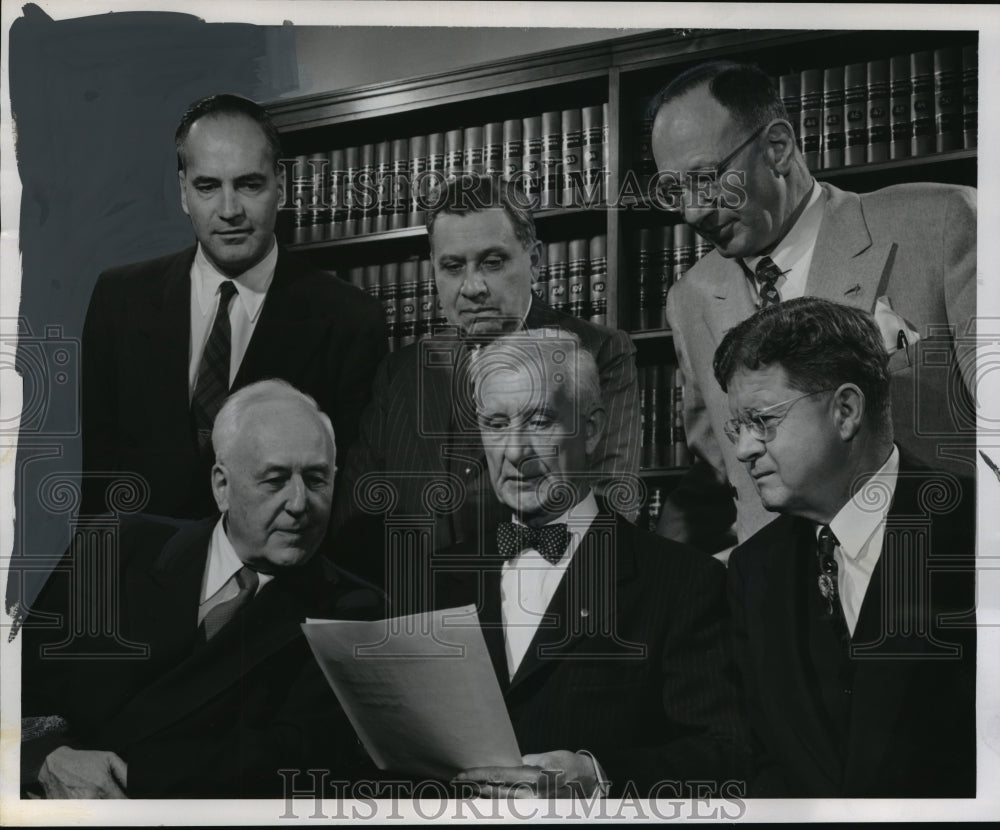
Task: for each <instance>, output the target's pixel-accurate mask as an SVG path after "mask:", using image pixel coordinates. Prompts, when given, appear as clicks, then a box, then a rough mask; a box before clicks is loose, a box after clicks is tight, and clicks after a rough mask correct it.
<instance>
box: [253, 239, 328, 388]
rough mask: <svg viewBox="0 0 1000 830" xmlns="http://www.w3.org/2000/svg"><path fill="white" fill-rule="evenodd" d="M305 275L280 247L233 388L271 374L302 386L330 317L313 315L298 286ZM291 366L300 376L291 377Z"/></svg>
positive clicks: (305, 296)
mask: <svg viewBox="0 0 1000 830" xmlns="http://www.w3.org/2000/svg"><path fill="white" fill-rule="evenodd" d="M306 276H307V274H306V273H305V272H304V271H303V269H302V267H301V266H300V265H299V264H298V263H297V262H296V261H295V260H294V259H293V258H291V257H290V256H289V254H288V253H287V252H285V251H284V250H283V249H281V248H279V249H278V262H277V264H276V266H275V269H274V279H273V280H272V282H271V286H270V288H269V289H268V292H267V297H266V298H265V299H264V307H263V308H262V309H261V311H260V319H259V320H258V321H257V326H256V327H255V328H254V332H253V336H252V337H251V338H250V343H249V344H248V345H247V350H246V353H245V354H244V355H243V362H242V363H241V364H240V368H239V371H238V372H237V373H236V377H235V379H234V381H233V389H238V388H240V387H241V386H246V385H247V384H248V383H252V382H254V381H256V380H261V379H263V378H269V377H283V378H287V379H288V380H289V382H291V383H293V384H295V385H297V386H301V385H302V382H301V373H302V371H304V370H307V369H308V368H309V356H310V355H315V354H316V353H317V345H318V342H319V340H320V339H321V338H322V337H323V336H324V335H325V333H326V331H327V328H328V324H327V319H326V318H325V317H324V316H323V315H317V314H313V308H312V306H311V305H310V303H309V300H308V294H307V293H306V292H304V291H302V290H300V289H299V285H300V283H301V282H302V280H303V278H305V277H306ZM330 279H335V277H332V276H331V277H330ZM290 369H295V370H297V371H298V372H299V373H300V375H299V376H296V377H288V372H289V370H290Z"/></svg>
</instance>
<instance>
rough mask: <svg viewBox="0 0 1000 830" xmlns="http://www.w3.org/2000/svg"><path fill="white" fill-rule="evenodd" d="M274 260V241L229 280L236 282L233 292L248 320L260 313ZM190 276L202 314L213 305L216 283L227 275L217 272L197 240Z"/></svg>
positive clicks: (272, 275) (270, 279) (272, 272)
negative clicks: (256, 260)
mask: <svg viewBox="0 0 1000 830" xmlns="http://www.w3.org/2000/svg"><path fill="white" fill-rule="evenodd" d="M277 263H278V245H277V244H276V243H275V244H273V245H271V250H270V251H268V253H267V256H265V257H264V258H263V259H262V260H261V261H260V262H258V263H257V264H256V265H254V266H253V267H252V268H249V269H247V270H246V271H244V272H243V273H242V274H240V275H239V276H238V277H234V278H232V280H231V281H232V283H233V285H235V286H236V293H237V295H238V296H239V298H240V302H241V303H243V308H244V310H245V311H246V315H247V318H248V319H249V320H250V321H251V322H253V321H254V320H256V319H257V315H258V314H260V310H261V307H262V306H263V305H264V298H265V297H266V296H267V289H268V288H270V286H271V281H272V280H273V279H274V269H275V266H276V265H277ZM191 276H192V283H193V285H194V291H195V296H196V297H197V298H198V308H199V309H200V310H201V313H202V316H204V315H206V314H208V313H209V311H211V309H212V308H213V307H214V304H215V295H216V294H218V293H219V286H220V285H221V284H222V283H223V282H225V281H226V280H229V279H230V278H229V277H227V276H225V275H224V274H222V273H220V272H219V271H218V269H217V268H216V267H215V266H214V265H213V264H212V263H211V262H210V261H209V259H208V257H207V256H206V255H205V251H204V249H203V248H202V246H201V243H200V242H199V243H198V251H197V252H196V253H195V255H194V267H193V268H192V269H191Z"/></svg>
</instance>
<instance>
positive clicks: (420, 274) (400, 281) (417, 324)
mask: <svg viewBox="0 0 1000 830" xmlns="http://www.w3.org/2000/svg"><path fill="white" fill-rule="evenodd" d="M347 277H348V279H349V280H350V282H351V283H352V284H354V285H356V286H357V287H358V288H361V289H362V290H364V291H366V292H368V293H369V294H371V295H372V296H373V297H375V299H377V300H379V301H380V302H381V303H382V308H383V310H384V312H385V322H386V328H387V330H388V333H389V350H390V351H395V350H396V349H397V348H401V347H403V346H408V345H410V344H411V343H415V342H416V340H417V338H418V337H421V336H422V335H424V334H428V333H429V332H431V331H432V330H433V329H434V328H435V327H438V326H444V325H446V324H447V322H448V321H447V319H446V317H445V315H444V309H442V307H441V302H440V300H439V299H438V293H437V286H435V285H434V272H433V271H432V269H431V261H430V260H429V259H419V258H417V257H411V258H409V259H406V260H403V261H402V262H385V263H382V264H381V265H377V264H376V265H357V266H355V267H353V268H351V269H350V270H349V271H348V273H347Z"/></svg>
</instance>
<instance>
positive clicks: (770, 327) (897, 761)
mask: <svg viewBox="0 0 1000 830" xmlns="http://www.w3.org/2000/svg"><path fill="white" fill-rule="evenodd" d="M888 363H889V357H888V355H887V353H886V351H885V349H884V347H883V345H882V335H881V332H880V331H879V329H878V326H877V325H876V324H875V322H874V320H873V319H872V317H871V316H870V315H869V314H868V313H867V312H865V311H861V310H859V309H854V308H850V307H848V306H844V305H841V304H838V303H832V302H829V301H827V300H820V299H815V298H800V299H796V300H790V301H788V302H785V303H781V304H779V305H775V306H771V307H769V308H766V309H763V310H761V311H760V312H758V313H757V314H755V315H754V316H752V317H751V318H750V319H748V320H745V321H744V322H742V323H740V324H739V325H737V326H736V327H735V328H734V329H732V330H731V331H730V332H729V333H728V334H727V335H726V337H725V338H724V339H723V341H722V343H721V345H720V346H719V349H718V351H717V352H716V354H715V364H714V366H715V376H716V379H717V380H718V383H719V385H720V387H721V388H722V389H723V390H724V391H725V392H726V394H727V396H728V408H729V413H730V416H731V417H730V419H729V420H728V421H727V422H726V423H725V432H726V435H728V436H729V440H730V441H731V442H732V443H731V446H732V447H733V449H734V451H735V454H736V456H737V458H738V459H739V461H740V463H741V464H743V465H744V467H745V469H746V471H747V473H748V475H749V477H750V478H751V479H752V481H753V483H754V486H755V488H756V490H757V492H758V493H759V494H760V499H761V501H762V503H763V505H764V507H765V508H766V509H767V510H769V511H774V512H777V513H780V514H781V515H780V516H779V517H778V518H777V519H775V521H773V522H771V523H770V524H768V525H767V526H766V527H764V528H763V529H761V530H760V531H758V532H757V533H756V534H754V535H753V536H752V537H751V538H750V539H749V540H747V541H746V542H745V543H743V544H742V545H740V546H739V547H737V548H736V550H735V551H734V552H733V554H732V556H731V557H730V560H729V573H728V581H729V599H730V610H731V613H732V628H733V636H734V651H735V654H736V661H737V664H738V666H739V670H740V675H741V680H742V686H743V694H744V702H745V704H746V711H747V716H748V723H749V726H750V728H751V733H752V748H753V751H754V770H753V774H752V776H751V780H750V785H749V793H748V794H749V795H750V796H752V797H782V796H789V797H878V798H898V797H921V798H934V797H972V796H974V795H975V790H976V764H975V756H976V742H975V674H976V673H975V655H976V633H975V582H974V565H975V539H974V521H973V519H974V510H975V504H974V498H972V496H971V494H972V490H971V482H966V481H965V480H963V479H960V478H958V477H956V476H954V475H952V474H950V473H947V472H944V471H936V470H931V469H928V468H926V467H923V466H922V465H920V464H919V462H917V461H916V460H914V459H913V458H912V457H911V456H910V455H909V454H908V453H906V452H905V450H902V449H900V448H899V447H898V446H896V445H895V444H894V443H893V426H892V404H891V401H890V389H889V387H890V381H889V375H890V373H889V368H888Z"/></svg>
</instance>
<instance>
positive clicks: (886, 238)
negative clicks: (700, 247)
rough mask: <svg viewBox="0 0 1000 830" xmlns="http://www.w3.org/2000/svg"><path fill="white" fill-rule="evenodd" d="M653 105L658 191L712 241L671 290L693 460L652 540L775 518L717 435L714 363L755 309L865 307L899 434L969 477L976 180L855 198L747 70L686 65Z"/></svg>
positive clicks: (694, 537) (719, 397)
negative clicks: (880, 350) (813, 160)
mask: <svg viewBox="0 0 1000 830" xmlns="http://www.w3.org/2000/svg"><path fill="white" fill-rule="evenodd" d="M653 106H654V107H655V108H656V118H655V121H654V125H653V154H654V156H655V157H656V162H657V167H658V170H659V174H658V177H657V184H658V187H659V194H660V197H661V199H662V201H663V203H664V205H665V206H666V207H668V208H669V209H673V210H676V211H683V217H684V220H685V221H686V222H687V223H688V224H690V225H692V226H693V227H694V229H695V230H696V231H697V232H698V233H699V234H700V235H701V236H703V237H705V238H706V239H708V240H709V241H711V242H712V244H713V245H714V246H715V250H714V251H713V252H712V253H710V254H708V255H707V256H705V257H704V258H703V259H701V260H700V261H699V262H698V264H697V265H695V266H694V267H693V268H692V269H691V270H690V271H688V272H687V273H686V274H685V275H684V278H683V280H682V281H681V282H679V283H677V284H676V285H675V286H674V287H673V288H672V289H671V291H670V294H669V296H668V304H667V316H668V319H669V322H670V326H671V329H672V330H673V334H674V345H675V347H676V350H677V356H678V360H679V363H680V366H681V369H682V371H683V373H684V379H685V380H684V409H685V427H686V431H687V442H688V444H689V446H690V447H691V449H692V451H693V454H694V456H695V463H694V465H693V468H692V470H691V472H690V473H689V474H688V475H687V476H686V477H685V479H684V480H682V481H681V482H680V483H679V484H678V486H677V488H676V489H675V490H674V491H673V492H672V493H671V494H670V497H669V498H668V499H667V500H666V503H665V505H664V509H663V513H662V515H661V520H660V525H659V531H660V533H662V534H663V535H665V536H668V537H672V538H675V539H679V540H682V541H687V542H690V543H693V544H696V545H698V546H700V547H703V548H705V549H707V550H711V551H713V552H714V551H717V550H720V549H722V548H725V547H726V546H727V545H731V544H733V541H734V540H733V538H732V530H735V534H736V537H737V540H738V541H740V542H743V541H745V540H746V539H747V538H749V537H750V536H751V535H753V533H755V532H756V531H757V530H759V529H760V528H761V527H763V526H764V525H765V524H767V523H768V522H769V521H770V520H771V519H772V518H773V515H772V514H768V513H767V512H766V511H765V510H764V508H763V506H762V505H761V503H760V499H759V498H758V496H757V493H756V491H755V489H754V487H753V482H752V481H751V479H750V477H749V476H748V474H747V472H746V469H745V467H744V465H742V464H740V462H739V460H738V459H737V458H736V455H735V452H734V450H733V447H732V445H731V444H730V442H729V441H727V440H726V439H725V436H724V433H723V424H724V423H725V421H726V419H727V418H729V417H730V414H729V409H728V404H727V401H726V395H725V394H724V393H723V391H722V389H721V388H720V387H719V385H718V383H717V382H716V380H715V378H714V376H713V372H712V357H713V355H714V353H715V349H716V347H717V346H718V344H719V342H720V341H721V340H722V338H723V336H724V335H725V333H726V332H727V331H728V330H729V329H731V328H732V327H733V326H735V325H736V324H737V323H739V322H740V321H742V320H744V319H746V318H747V317H749V316H750V315H751V314H753V313H754V312H755V311H756V310H757V309H758V308H761V307H765V306H768V305H771V304H774V303H778V302H782V301H784V300H789V299H793V298H795V297H801V296H804V295H807V296H817V297H823V298H825V299H830V300H835V301H837V302H841V303H846V304H848V305H851V306H855V307H857V308H862V309H865V310H866V311H869V312H871V313H872V314H874V316H875V319H876V321H877V322H878V324H879V328H880V330H881V332H882V335H883V340H884V345H885V346H886V349H887V351H888V352H889V354H890V370H891V371H892V409H893V412H894V413H895V414H894V421H895V424H894V426H895V433H896V436H897V440H898V442H899V443H900V444H901V445H902V446H903V447H904V448H905V449H906V450H908V451H909V452H910V453H911V454H913V455H915V456H917V457H919V458H922V459H924V460H925V461H926V462H927V463H929V464H933V465H934V466H936V467H939V468H942V467H943V468H947V469H951V470H952V471H955V472H960V473H966V474H969V473H971V472H972V469H973V468H972V467H971V466H970V465H971V463H972V462H971V456H972V451H973V450H974V448H975V431H974V430H975V423H974V411H975V410H974V406H973V405H972V403H971V394H972V389H973V388H974V372H975V356H974V350H973V348H972V346H971V345H968V346H964V345H963V341H962V338H963V336H965V335H967V334H969V333H970V332H969V326H970V324H971V322H972V320H973V318H974V316H975V310H976V191H975V189H974V188H969V187H957V186H952V185H941V184H905V185H897V186H894V187H887V188H885V189H883V190H878V191H875V192H873V193H866V194H857V193H850V192H847V191H843V190H840V189H839V188H836V187H833V186H832V185H829V184H826V183H823V184H820V183H818V182H816V181H815V179H814V178H813V177H812V174H811V173H810V172H809V169H808V167H807V166H806V163H805V160H804V158H803V156H802V154H801V152H800V151H799V149H798V147H797V145H796V140H795V131H794V129H793V127H792V125H791V124H790V123H789V121H788V116H787V113H786V111H785V108H784V105H783V104H782V102H781V98H780V97H779V96H778V92H777V90H776V89H775V87H774V84H773V82H772V81H771V79H770V78H769V77H768V76H767V75H766V74H765V73H764V72H762V71H761V70H759V69H757V68H756V67H752V66H747V65H742V64H734V63H728V62H714V63H709V64H702V65H699V66H696V67H693V68H692V69H689V70H687V71H686V72H684V73H683V74H682V75H680V76H678V77H677V78H676V79H675V80H674V81H672V82H671V83H670V84H669V85H668V86H667V87H666V88H664V90H663V91H661V93H660V94H659V96H657V98H656V99H655V100H654V103H653ZM734 498H735V507H736V511H735V517H736V521H735V527H734V528H731V527H730V523H731V519H732V515H733V513H732V511H733V499H734Z"/></svg>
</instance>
